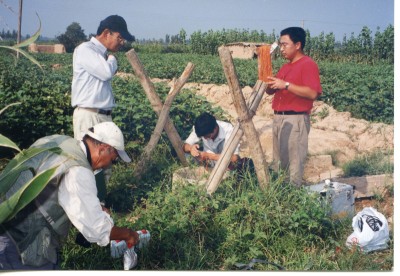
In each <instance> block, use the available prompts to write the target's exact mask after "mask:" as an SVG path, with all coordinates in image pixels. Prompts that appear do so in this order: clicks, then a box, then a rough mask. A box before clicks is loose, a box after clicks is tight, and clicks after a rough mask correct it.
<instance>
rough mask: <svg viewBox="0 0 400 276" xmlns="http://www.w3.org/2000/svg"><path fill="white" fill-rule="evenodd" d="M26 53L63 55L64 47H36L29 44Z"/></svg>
mask: <svg viewBox="0 0 400 276" xmlns="http://www.w3.org/2000/svg"><path fill="white" fill-rule="evenodd" d="M28 51H29V52H31V53H55V54H62V53H65V47H64V45H62V44H54V45H38V44H36V43H32V44H29V47H28Z"/></svg>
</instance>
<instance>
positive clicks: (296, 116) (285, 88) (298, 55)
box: [266, 27, 322, 187]
mask: <svg viewBox="0 0 400 276" xmlns="http://www.w3.org/2000/svg"><path fill="white" fill-rule="evenodd" d="M305 41H306V33H305V31H304V30H303V29H302V28H300V27H290V28H286V29H284V30H282V31H281V33H280V41H279V43H280V50H281V54H282V55H283V57H284V58H286V59H287V60H288V61H289V62H288V63H286V64H284V65H283V66H282V68H281V69H280V70H279V72H278V74H277V75H276V76H275V77H269V78H268V79H269V81H268V82H267V83H268V89H267V91H266V92H267V93H268V94H269V95H272V94H274V98H273V101H272V108H273V110H274V114H275V115H274V121H273V159H274V166H275V169H278V168H282V169H284V170H289V174H290V182H291V183H292V184H294V185H295V186H297V187H300V186H301V185H302V181H303V174H304V164H305V162H306V159H307V151H308V134H309V132H310V112H311V109H312V107H313V102H314V100H315V99H317V98H318V96H319V95H321V93H322V87H321V83H320V78H319V69H318V65H317V64H316V63H315V62H314V61H313V60H312V59H311V58H310V57H308V56H306V55H305V54H304V52H303V49H304V45H305Z"/></svg>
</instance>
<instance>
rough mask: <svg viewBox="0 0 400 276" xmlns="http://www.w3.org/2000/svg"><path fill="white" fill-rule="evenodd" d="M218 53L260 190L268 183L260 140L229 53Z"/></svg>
mask: <svg viewBox="0 0 400 276" xmlns="http://www.w3.org/2000/svg"><path fill="white" fill-rule="evenodd" d="M218 52H219V56H220V59H221V63H222V67H223V69H224V72H225V77H226V79H227V80H228V85H229V88H230V90H231V92H232V96H233V103H234V105H235V108H236V112H237V113H238V117H239V122H240V126H241V127H242V128H243V131H244V133H245V135H246V137H247V139H248V140H249V141H252V145H253V146H252V147H250V154H251V156H252V159H253V162H254V166H255V169H256V173H257V179H258V182H259V184H260V187H261V188H265V187H266V186H267V184H268V182H269V176H268V165H267V162H266V161H265V157H264V154H263V150H262V147H261V143H260V139H259V138H258V133H257V130H256V128H255V127H254V124H253V121H252V116H251V115H250V113H249V111H248V108H247V104H246V101H245V99H244V97H243V93H242V89H241V87H240V84H239V80H238V78H237V74H236V70H235V66H234V64H233V59H232V56H231V53H230V52H229V49H228V48H226V47H225V46H222V47H220V48H219V49H218Z"/></svg>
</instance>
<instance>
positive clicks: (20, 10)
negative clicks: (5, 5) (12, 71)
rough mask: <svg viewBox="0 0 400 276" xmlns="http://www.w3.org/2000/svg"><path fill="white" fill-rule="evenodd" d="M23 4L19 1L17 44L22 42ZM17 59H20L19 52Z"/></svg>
mask: <svg viewBox="0 0 400 276" xmlns="http://www.w3.org/2000/svg"><path fill="white" fill-rule="evenodd" d="M22 2H23V0H19V13H18V33H17V44H18V43H20V42H21V24H22ZM17 58H19V52H17Z"/></svg>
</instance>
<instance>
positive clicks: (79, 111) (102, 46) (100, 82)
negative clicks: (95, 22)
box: [71, 15, 134, 140]
mask: <svg viewBox="0 0 400 276" xmlns="http://www.w3.org/2000/svg"><path fill="white" fill-rule="evenodd" d="M133 40H134V37H133V36H132V35H131V34H130V33H129V32H128V29H127V25H126V22H125V20H124V19H123V18H122V17H121V16H118V15H111V16H108V17H107V18H106V19H104V20H103V21H101V22H100V25H99V27H98V29H97V34H96V37H92V38H91V39H90V41H87V42H84V43H82V44H80V45H79V46H78V47H76V49H75V51H74V55H73V78H72V87H71V104H72V107H74V108H75V110H74V114H73V126H74V137H75V139H78V140H80V139H82V134H83V133H84V132H85V131H86V130H87V129H88V128H90V127H92V126H94V125H95V124H97V123H101V122H110V121H112V118H111V112H112V109H113V108H114V107H115V99H114V95H113V93H112V88H111V81H112V78H113V76H114V74H115V73H116V72H117V68H118V65H117V59H116V58H115V56H114V55H112V54H108V51H111V52H117V51H118V50H119V49H120V48H121V47H122V46H123V45H124V43H125V41H133Z"/></svg>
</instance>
